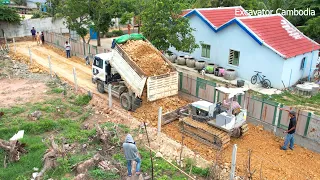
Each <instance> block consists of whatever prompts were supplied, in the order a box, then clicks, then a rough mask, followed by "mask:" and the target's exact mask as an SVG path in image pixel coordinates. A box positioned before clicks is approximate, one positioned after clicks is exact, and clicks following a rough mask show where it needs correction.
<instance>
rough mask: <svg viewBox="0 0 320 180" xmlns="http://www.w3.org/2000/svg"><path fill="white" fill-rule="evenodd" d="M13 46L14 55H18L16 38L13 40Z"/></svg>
mask: <svg viewBox="0 0 320 180" xmlns="http://www.w3.org/2000/svg"><path fill="white" fill-rule="evenodd" d="M13 46H14V53H16V52H17V48H16V41H15V40H14V38H13Z"/></svg>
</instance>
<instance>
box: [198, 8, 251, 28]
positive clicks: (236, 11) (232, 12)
mask: <svg viewBox="0 0 320 180" xmlns="http://www.w3.org/2000/svg"><path fill="white" fill-rule="evenodd" d="M198 11H199V12H200V13H201V14H202V15H203V16H204V17H205V18H206V19H207V20H208V21H209V22H210V23H211V24H212V25H214V26H215V27H217V28H218V27H220V26H221V25H223V24H225V23H226V22H228V21H230V20H232V19H233V18H235V17H242V16H248V15H247V13H246V12H245V11H244V9H243V8H242V7H231V8H210V9H198Z"/></svg>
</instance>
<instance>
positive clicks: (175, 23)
mask: <svg viewBox="0 0 320 180" xmlns="http://www.w3.org/2000/svg"><path fill="white" fill-rule="evenodd" d="M185 8H186V4H185V2H184V1H178V0H176V1H173V0H154V1H150V2H148V3H147V4H146V9H145V10H144V11H143V12H142V14H141V18H142V22H143V26H142V32H143V34H144V35H145V36H146V37H147V39H149V40H150V41H151V42H152V44H153V45H154V46H155V47H156V48H158V49H159V50H167V49H168V48H169V47H170V46H173V47H175V48H176V49H177V50H178V51H184V52H189V53H191V52H193V51H194V50H195V48H198V47H199V46H198V45H197V44H196V43H195V38H194V36H193V35H192V32H193V31H194V29H192V28H191V27H190V25H189V21H188V19H187V18H183V17H181V16H180V14H181V13H182V9H185Z"/></svg>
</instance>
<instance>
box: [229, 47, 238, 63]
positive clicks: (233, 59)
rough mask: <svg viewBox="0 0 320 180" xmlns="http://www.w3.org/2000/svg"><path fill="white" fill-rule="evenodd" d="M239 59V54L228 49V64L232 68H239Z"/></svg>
mask: <svg viewBox="0 0 320 180" xmlns="http://www.w3.org/2000/svg"><path fill="white" fill-rule="evenodd" d="M239 58H240V52H239V51H235V50H232V49H230V52H229V64H231V65H234V66H239Z"/></svg>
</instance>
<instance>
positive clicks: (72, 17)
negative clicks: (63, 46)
mask: <svg viewBox="0 0 320 180" xmlns="http://www.w3.org/2000/svg"><path fill="white" fill-rule="evenodd" d="M56 10H57V14H56V17H64V18H65V24H66V25H67V27H68V28H69V29H71V30H74V31H76V32H77V34H78V35H79V36H80V37H81V38H82V40H83V49H84V51H85V43H86V40H85V36H86V35H87V34H88V25H89V23H90V21H89V6H88V1H87V0H65V1H64V3H63V4H61V6H60V7H59V8H57V9H56Z"/></svg>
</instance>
